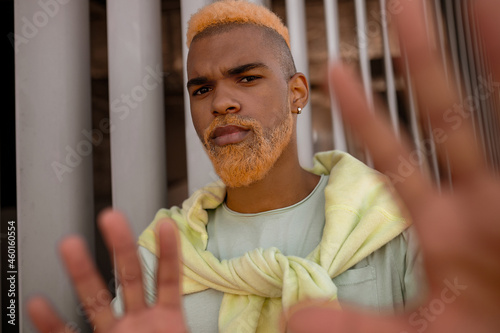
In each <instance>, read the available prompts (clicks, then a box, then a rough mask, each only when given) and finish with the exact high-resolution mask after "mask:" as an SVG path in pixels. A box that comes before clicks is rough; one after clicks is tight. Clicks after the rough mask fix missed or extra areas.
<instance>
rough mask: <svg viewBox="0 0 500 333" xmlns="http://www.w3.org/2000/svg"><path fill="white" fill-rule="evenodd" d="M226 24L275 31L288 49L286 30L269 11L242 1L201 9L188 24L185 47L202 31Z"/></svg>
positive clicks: (288, 40) (219, 2)
mask: <svg viewBox="0 0 500 333" xmlns="http://www.w3.org/2000/svg"><path fill="white" fill-rule="evenodd" d="M227 23H239V24H245V23H248V24H255V25H259V26H263V27H267V28H270V29H273V30H274V31H276V32H277V33H278V34H279V35H281V37H283V39H284V40H285V42H286V43H287V45H288V48H290V37H289V35H288V29H287V27H285V25H284V24H283V22H282V21H281V19H280V18H279V17H278V16H277V15H276V14H274V13H273V12H272V11H270V10H269V9H267V8H265V7H264V6H260V5H257V4H254V3H250V2H247V1H243V0H221V1H217V2H214V3H212V4H210V5H208V6H205V7H203V8H201V9H200V10H199V11H198V12H196V13H195V14H194V15H193V16H191V19H190V20H189V23H188V31H187V34H186V37H187V42H186V44H187V46H188V47H189V46H190V45H191V42H192V41H193V38H194V37H195V36H196V35H197V34H199V33H200V32H202V31H203V30H205V29H207V28H209V27H214V26H217V25H221V24H227Z"/></svg>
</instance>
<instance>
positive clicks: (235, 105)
mask: <svg viewBox="0 0 500 333" xmlns="http://www.w3.org/2000/svg"><path fill="white" fill-rule="evenodd" d="M212 96H213V99H212V114H213V115H214V116H217V115H225V114H228V113H236V112H239V111H240V109H241V105H240V103H239V102H238V101H237V99H236V96H235V92H234V91H233V90H232V89H231V87H229V86H228V85H227V84H223V83H221V84H218V85H217V87H216V88H215V92H214V93H213V94H212Z"/></svg>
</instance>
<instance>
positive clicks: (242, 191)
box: [226, 147, 320, 213]
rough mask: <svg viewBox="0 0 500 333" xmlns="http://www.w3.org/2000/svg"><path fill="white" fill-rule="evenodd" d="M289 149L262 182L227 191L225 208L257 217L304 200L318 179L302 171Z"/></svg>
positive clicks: (295, 154) (295, 153)
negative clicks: (253, 214)
mask: <svg viewBox="0 0 500 333" xmlns="http://www.w3.org/2000/svg"><path fill="white" fill-rule="evenodd" d="M289 148H290V147H288V149H285V151H283V154H282V155H281V157H280V158H279V159H278V161H277V162H276V163H275V164H274V166H273V167H272V168H271V170H269V173H268V174H267V175H266V177H264V179H262V180H260V181H258V182H255V183H253V184H251V185H249V186H245V187H237V188H229V187H228V188H227V195H226V205H227V206H228V207H229V208H230V209H231V210H234V211H236V212H239V213H259V212H264V211H269V210H273V209H278V208H283V207H287V206H291V205H293V204H295V203H297V202H299V201H301V200H303V199H304V198H305V197H307V196H308V195H309V194H310V193H311V192H312V191H313V190H314V188H315V187H316V185H317V184H318V181H319V178H320V177H319V176H317V175H314V174H312V173H309V172H307V171H306V170H304V169H302V168H301V167H300V164H299V160H298V156H297V149H294V150H292V149H289ZM289 150H292V152H290V151H289Z"/></svg>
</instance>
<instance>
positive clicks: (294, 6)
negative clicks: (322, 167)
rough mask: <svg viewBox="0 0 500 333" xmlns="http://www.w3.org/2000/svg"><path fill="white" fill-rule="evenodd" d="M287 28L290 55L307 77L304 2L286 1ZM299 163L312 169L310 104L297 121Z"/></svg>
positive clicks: (297, 0) (298, 0) (299, 0)
mask: <svg viewBox="0 0 500 333" xmlns="http://www.w3.org/2000/svg"><path fill="white" fill-rule="evenodd" d="M286 16H287V26H288V30H289V33H290V44H291V49H292V55H293V58H294V60H295V64H296V66H297V70H298V71H299V72H302V73H304V74H305V75H306V76H307V77H309V59H308V54H307V49H308V47H307V29H306V9H305V4H304V0H286ZM297 142H298V149H299V161H300V164H301V165H302V166H303V167H312V158H313V155H314V152H313V140H312V116H311V107H310V103H309V104H308V105H307V106H306V107H305V108H304V111H303V113H302V114H301V115H300V116H298V120H297Z"/></svg>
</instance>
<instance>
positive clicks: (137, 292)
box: [28, 211, 187, 333]
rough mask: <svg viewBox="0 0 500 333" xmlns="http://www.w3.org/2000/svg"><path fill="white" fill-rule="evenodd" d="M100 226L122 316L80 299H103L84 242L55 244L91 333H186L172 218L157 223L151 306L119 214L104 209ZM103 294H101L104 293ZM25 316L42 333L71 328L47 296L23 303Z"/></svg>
mask: <svg viewBox="0 0 500 333" xmlns="http://www.w3.org/2000/svg"><path fill="white" fill-rule="evenodd" d="M99 226H100V228H101V231H102V234H103V236H104V239H105V241H106V244H107V246H108V249H109V252H110V253H111V254H112V253H113V251H114V255H115V258H116V262H115V265H116V268H117V271H118V274H119V277H120V282H121V285H122V288H123V299H124V304H125V314H124V316H123V317H121V318H119V319H117V318H115V317H114V315H113V313H112V311H111V308H110V307H109V304H96V303H89V302H85V301H84V300H87V299H89V298H90V299H100V300H105V299H106V298H107V300H108V303H109V302H110V301H111V295H110V294H109V292H108V291H107V288H106V285H105V284H104V281H103V279H102V277H101V276H100V275H99V273H98V271H97V269H96V267H95V265H94V263H93V262H92V260H91V259H90V255H89V252H88V250H87V248H86V246H85V243H84V241H83V240H82V239H81V238H80V237H77V236H71V237H68V238H66V239H65V240H63V242H62V243H61V245H60V252H61V255H62V259H63V261H64V264H65V266H66V269H67V271H68V274H69V276H70V278H71V280H72V281H73V284H74V286H75V289H76V291H77V294H78V297H79V298H80V300H82V303H83V304H84V310H85V312H86V314H87V316H88V319H89V320H90V321H91V323H92V324H93V325H94V327H95V331H96V332H106V333H113V332H120V333H126V332H131V333H132V332H134V333H136V332H173V333H180V332H187V329H186V325H185V322H184V316H183V311H182V303H181V295H180V282H179V281H180V280H179V276H180V274H181V265H180V261H179V252H178V247H177V243H178V242H177V235H176V227H175V225H174V223H173V222H172V221H164V222H160V224H159V229H158V234H159V238H160V239H159V240H160V241H159V246H160V251H159V253H160V259H159V263H158V273H157V284H158V297H157V300H156V303H155V304H154V305H153V306H148V305H147V304H146V301H145V298H144V290H143V283H142V273H141V265H140V262H139V259H138V257H137V246H136V244H135V241H134V237H133V235H132V232H131V231H130V229H129V227H128V225H127V222H126V220H125V218H124V217H123V215H121V214H120V213H118V212H114V211H106V212H104V213H102V214H101V216H100V218H99ZM103 295H104V296H103ZM28 311H29V315H30V317H31V319H32V321H33V323H34V324H35V326H36V328H37V329H38V330H39V331H40V332H41V333H48V332H61V333H62V332H64V333H69V332H72V333H73V332H74V331H73V330H71V328H69V327H68V326H67V325H66V324H65V323H64V321H63V320H61V318H59V316H58V315H57V314H56V312H55V311H54V309H53V308H52V306H51V305H50V304H49V303H48V301H47V300H45V299H44V298H41V297H36V298H33V299H31V300H30V302H29V303H28Z"/></svg>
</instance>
